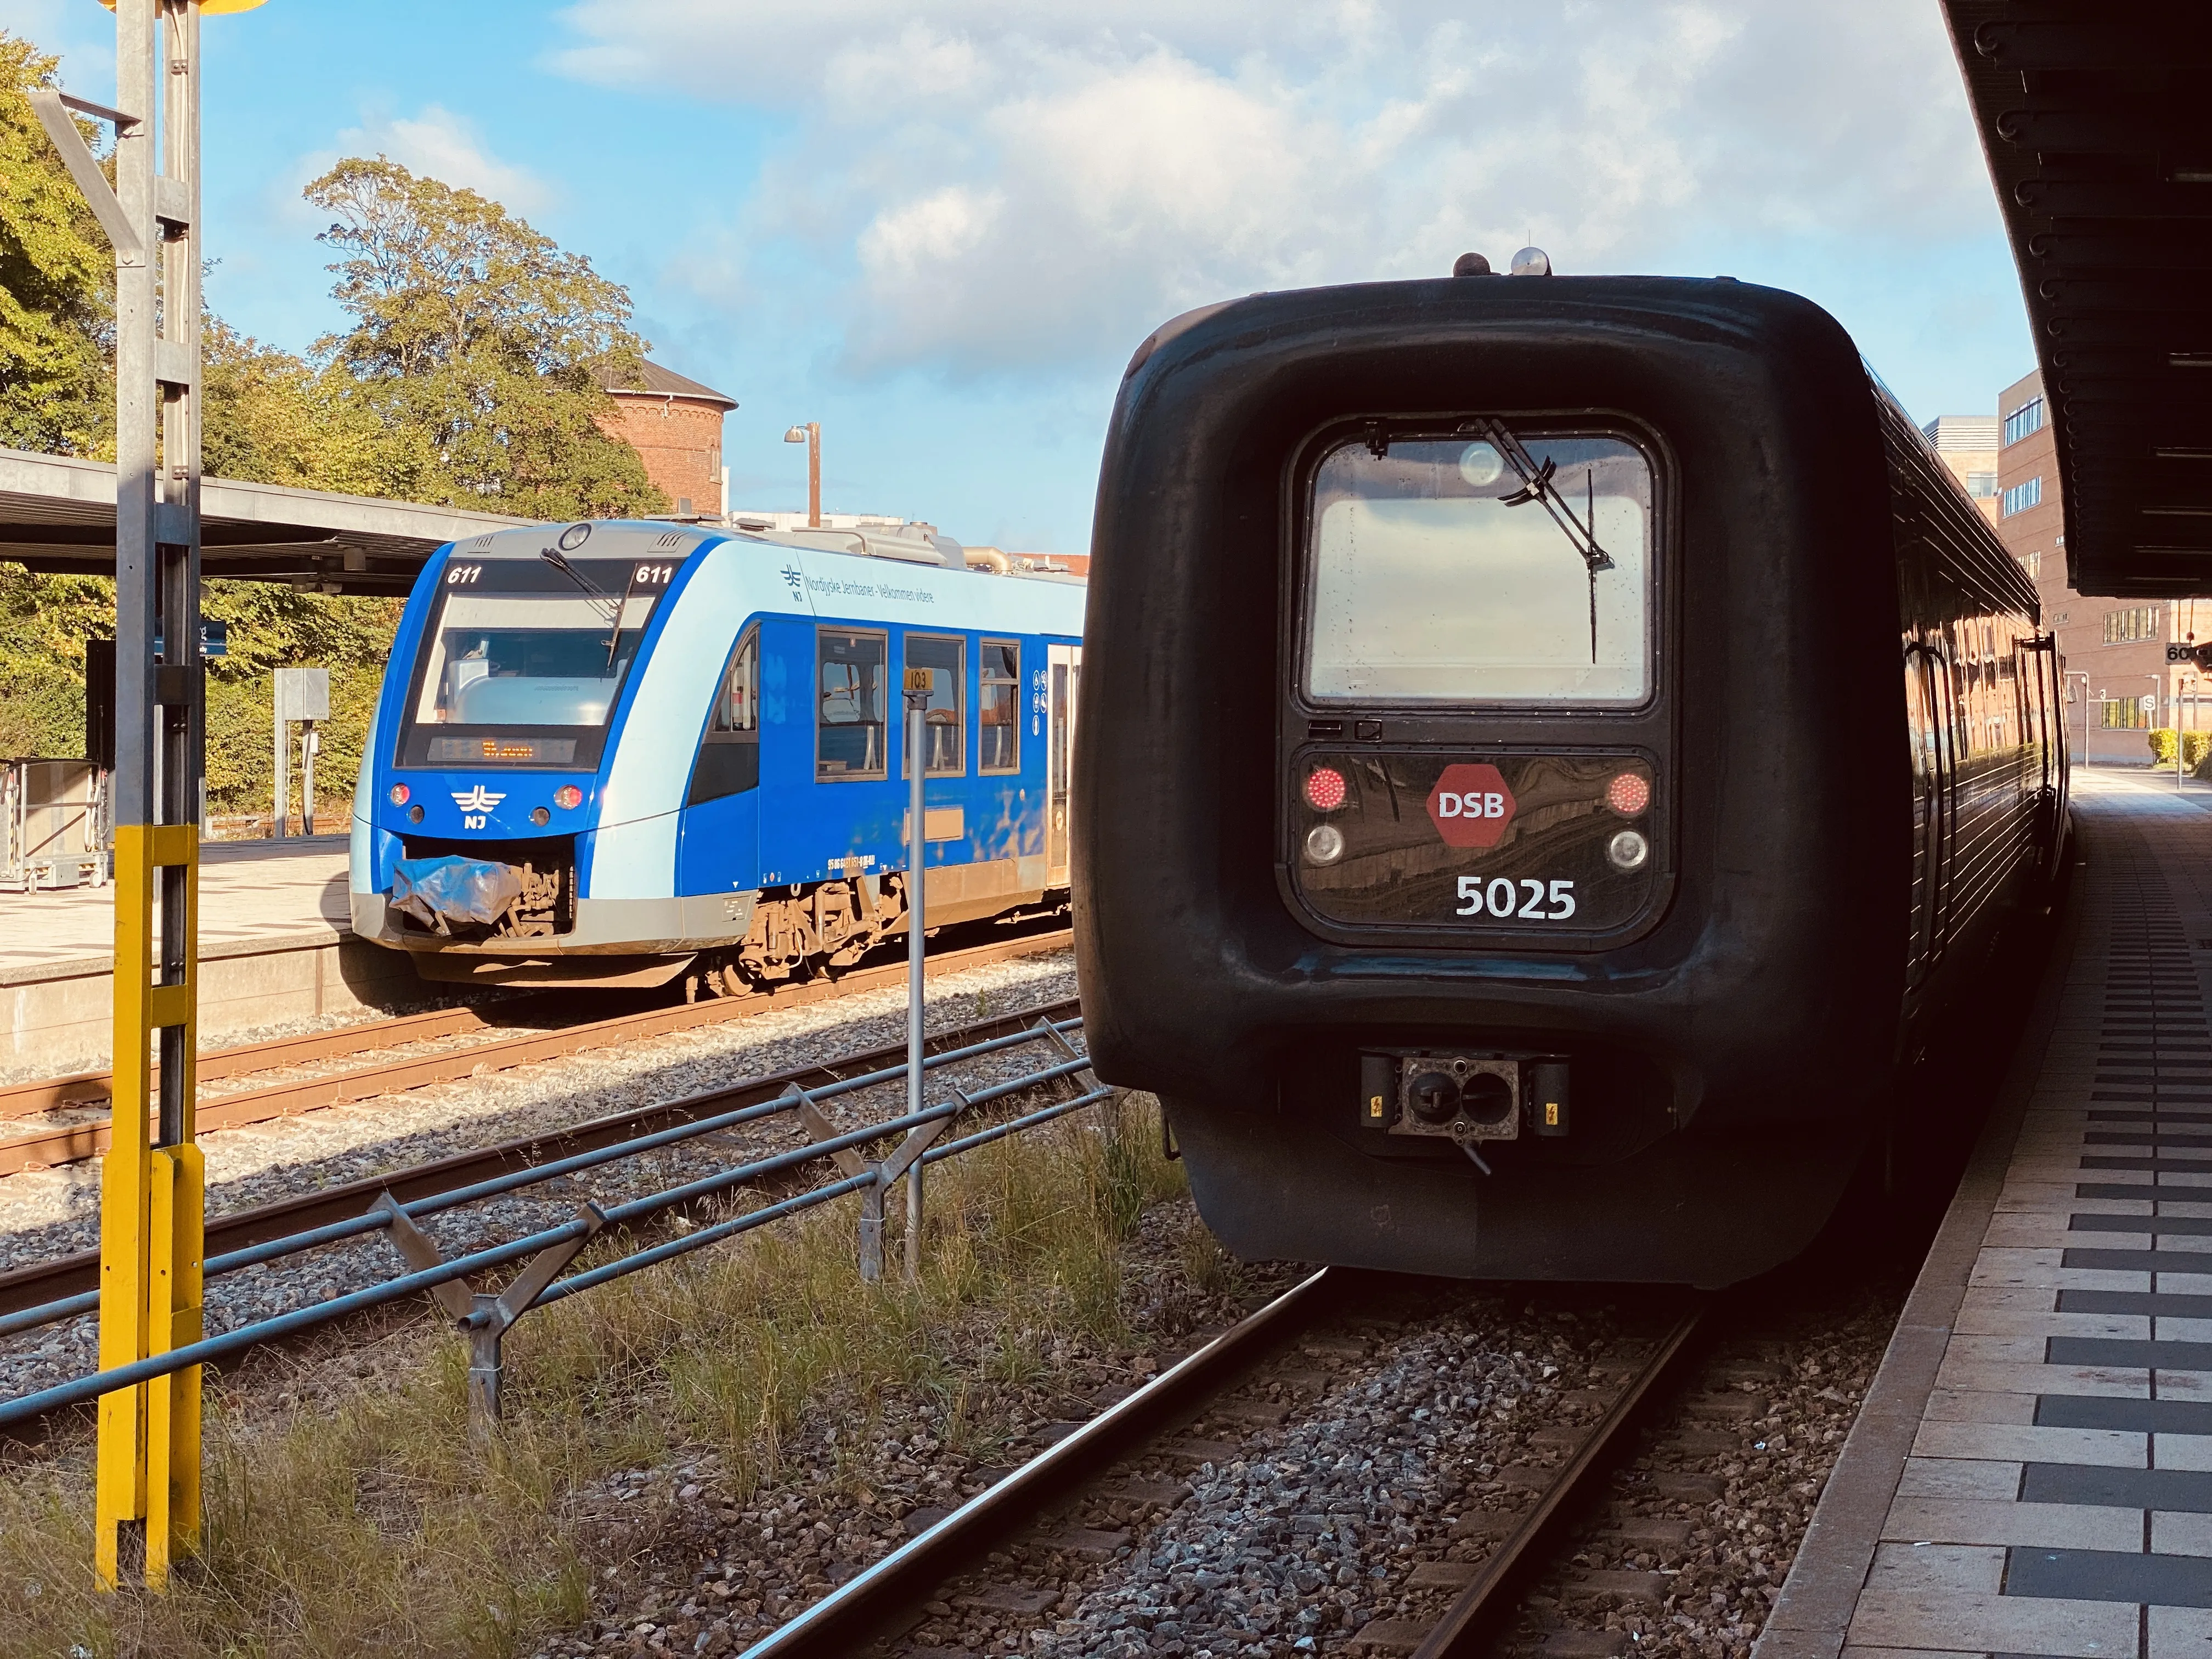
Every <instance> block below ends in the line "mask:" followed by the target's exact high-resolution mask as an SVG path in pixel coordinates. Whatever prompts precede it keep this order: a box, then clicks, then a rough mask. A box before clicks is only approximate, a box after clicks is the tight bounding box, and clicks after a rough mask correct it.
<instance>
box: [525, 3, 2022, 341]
mask: <svg viewBox="0 0 2212 1659" xmlns="http://www.w3.org/2000/svg"><path fill="white" fill-rule="evenodd" d="M563 21H564V23H565V26H566V27H567V29H568V33H569V34H570V36H571V39H572V41H573V44H572V45H570V46H568V47H565V48H563V49H561V50H558V51H556V52H555V53H554V54H553V57H552V60H551V61H552V62H553V64H554V65H555V66H556V68H557V69H559V70H561V71H562V72H563V73H566V74H568V75H569V76H574V77H576V78H579V79H582V80H586V81H589V82H595V83H599V84H603V85H609V86H617V87H623V88H662V87H674V88H678V89H681V90H683V91H686V92H689V93H691V94H695V95H697V96H700V97H702V98H705V99H708V100H716V101H720V102H725V103H729V104H733V105H741V106H757V107H765V108H769V109H772V110H775V111H777V112H781V115H782V117H783V118H785V119H787V121H789V122H790V123H791V125H792V129H793V136H792V138H791V141H790V143H788V145H787V147H786V148H785V149H782V150H781V152H780V153H779V154H778V155H776V157H775V160H774V161H772V162H771V164H770V165H769V167H768V168H767V169H766V170H765V171H764V172H763V174H762V175H761V177H760V179H759V180H758V181H757V185H755V187H754V188H753V190H752V191H751V193H750V200H749V201H746V202H744V203H743V204H742V206H741V207H740V208H739V210H738V211H739V214H740V217H741V220H742V231H741V237H742V240H743V241H744V243H745V244H746V246H747V247H748V249H749V250H750V256H749V257H754V256H757V255H758V253H759V252H760V251H761V250H763V249H774V250H777V252H776V256H775V257H776V259H777V263H778V264H782V265H786V266H791V265H794V264H795V265H804V266H808V267H811V270H813V271H814V272H815V280H814V281H813V282H811V283H809V284H808V285H807V286H808V288H809V290H810V292H811V293H812V294H813V295H817V296H818V295H819V294H821V293H822V292H823V291H825V290H827V291H830V292H837V291H840V289H841V285H842V304H843V312H842V340H843V358H844V362H845V363H846V366H847V368H848V369H849V370H851V371H853V372H855V373H858V374H863V375H869V374H878V373H883V372H890V371H896V370H899V369H902V368H929V369H935V370H939V371H943V372H948V373H951V374H955V375H975V374H1035V373H1037V372H1045V373H1057V372H1061V371H1068V370H1073V371H1076V372H1079V373H1081V372H1087V371H1088V370H1090V369H1091V368H1095V367H1096V366H1097V364H1098V363H1100V362H1104V361H1107V360H1109V359H1118V357H1119V356H1121V355H1122V354H1124V353H1126V352H1127V349H1129V347H1130V346H1131V345H1132V344H1133V343H1134V342H1135V340H1136V339H1138V338H1139V337H1141V336H1142V335H1143V333H1144V332H1145V331H1146V330H1148V329H1150V328H1151V327H1152V325H1155V324H1156V323H1158V321H1159V320H1161V319H1163V318H1164V317H1166V316H1169V315H1170V314H1172V313H1175V312H1176V311H1179V310H1182V309H1184V308H1186V307H1189V306H1192V305H1196V304H1201V303H1205V302H1206V301H1212V300H1215V299H1218V298H1221V297H1224V296H1225V295H1233V294H1238V293H1243V292H1247V291H1249V290H1251V289H1260V288H1280V287H1286V286H1296V285H1303V284H1307V283H1328V282H1345V281H1357V280H1363V279H1367V278H1376V277H1396V276H1414V275H1424V274H1431V273H1435V274H1441V273H1442V272H1443V271H1444V270H1448V269H1449V265H1450V262H1451V260H1452V258H1453V257H1454V256H1455V254H1457V253H1458V252H1461V251H1462V250H1463V249H1466V248H1469V247H1473V248H1478V249H1480V250H1482V251H1484V252H1487V253H1488V254H1489V255H1490V257H1491V258H1492V261H1493V262H1494V263H1498V264H1502V263H1503V261H1504V256H1505V255H1507V254H1508V253H1510V252H1511V251H1512V250H1513V249H1514V248H1515V247H1516V246H1519V245H1520V244H1521V243H1522V240H1534V241H1535V242H1537V243H1538V244H1539V245H1541V246H1545V247H1547V249H1549V251H1550V252H1552V254H1553V258H1554V260H1555V261H1556V262H1557V264H1559V267H1560V268H1561V269H1563V270H1633V269H1654V268H1677V269H1680V268H1695V267H1693V266H1686V265H1684V264H1683V263H1682V262H1683V261H1685V260H1689V261H1694V260H1695V259H1696V258H1698V256H1699V251H1700V250H1701V249H1702V248H1704V247H1705V246H1710V245H1713V244H1716V243H1721V242H1730V243H1734V244H1736V245H1741V244H1743V243H1745V242H1747V241H1757V240H1760V239H1762V238H1773V237H1798V238H1802V237H1807V236H1813V237H1823V236H1825V237H1832V238H1838V239H1856V240H1857V242H1858V243H1860V244H1861V245H1865V246H1872V245H1880V246H1885V247H1888V246H1893V247H1895V248H1897V249H1898V250H1899V257H1902V251H1903V250H1904V249H1905V248H1907V247H1909V246H1911V245H1912V244H1913V243H1914V242H1915V241H1916V240H1930V239H1933V240H1942V239H1947V238H1956V237H1960V236H1963V235H1981V234H1987V233H1988V232H1989V231H1990V229H1991V228H1993V226H1994V223H1995V219H1994V215H1993V213H1992V211H1991V206H1990V194H1989V185H1988V183H1987V179H1986V176H1985V175H1984V173H1983V170H1982V166H1981V160H1980V156H1979V154H1978V150H1977V149H1976V148H1975V145H1974V141H1973V137H1972V128H1971V126H1970V125H1969V124H1968V122H1967V120H1966V113H1965V106H1964V99H1963V95H1962V94H1961V92H1960V87H1959V84H1958V75H1957V70H1956V69H1955V67H1954V64H1953V63H1952V61H1951V55H1950V51H1949V47H1948V42H1947V40H1945V38H1944V34H1943V30H1942V21H1941V17H1940V15H1939V12H1938V10H1937V9H1936V7H1935V6H1933V5H1931V4H1929V3H1928V0H1861V3H1858V4H1855V5H1852V6H1849V7H1834V8H1825V9H1811V8H1807V7H1804V6H1802V4H1799V3H1792V0H1702V3H1679V4H1671V5H1661V4H1656V3H1649V0H1571V3H1567V4H1564V5H1560V6H1557V7H1554V8H1552V9H1545V10H1538V9H1529V8H1522V9H1516V10H1513V11H1510V12H1498V11H1491V12H1488V13H1486V15H1472V14H1471V12H1470V9H1468V8H1467V7H1465V6H1464V5H1462V4H1458V3H1449V0H1273V3H1266V0H1216V3H1211V4H1207V5H1203V6H1192V5H1189V4H1188V3H1187V0H1178V3H1168V0H1096V3H1093V4H1091V5H1088V6H1086V7H1085V8H1082V9H1077V8H1073V7H1069V6H1066V5H1064V4H1053V5H1045V4H1039V3H1029V0H942V3H939V4H935V5H933V6H932V7H931V8H930V9H929V12H928V14H927V20H926V21H918V20H917V19H916V18H915V15H914V13H913V10H912V9H911V8H909V7H904V6H894V5H891V4H890V3H886V0H815V3H811V4H810V5H807V6H803V7H800V6H789V5H776V6H768V5H762V4H757V3H756V4H751V5H744V6H731V5H728V4H726V3H723V0H579V3H576V4H574V5H572V6H571V7H570V8H569V9H568V11H567V12H566V13H564V14H563ZM718 216H719V217H720V219H721V220H722V221H723V222H727V220H728V211H727V210H720V212H719V213H718ZM1860 257H1865V256H1864V255H1861V256H1860ZM1744 274H1748V273H1744ZM689 280H691V281H693V282H695V283H696V282H700V281H706V282H709V283H711V281H712V278H711V277H707V278H698V277H694V278H690V279H689ZM732 297H733V298H734V295H733V296H732Z"/></svg>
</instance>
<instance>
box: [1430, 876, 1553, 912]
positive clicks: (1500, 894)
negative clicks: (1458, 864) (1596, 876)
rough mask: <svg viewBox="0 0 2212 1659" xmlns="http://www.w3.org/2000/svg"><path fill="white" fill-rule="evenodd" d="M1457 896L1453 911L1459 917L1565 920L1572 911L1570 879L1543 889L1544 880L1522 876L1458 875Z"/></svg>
mask: <svg viewBox="0 0 2212 1659" xmlns="http://www.w3.org/2000/svg"><path fill="white" fill-rule="evenodd" d="M1459 896H1460V900H1461V903H1460V907H1459V909H1458V910H1457V911H1456V912H1455V915H1462V916H1480V915H1492V916H1499V917H1504V916H1514V917H1518V918H1520V919H1521V920H1522V921H1565V920H1566V919H1567V918H1568V917H1569V916H1571V915H1574V913H1575V884H1574V883H1573V882H1571V881H1555V882H1553V883H1552V884H1550V885H1549V887H1548V888H1547V886H1546V884H1544V883H1542V882H1541V881H1530V880H1528V878H1526V877H1523V878H1522V879H1521V880H1520V881H1518V882H1513V881H1509V880H1507V879H1506V878H1504V876H1492V878H1490V879H1489V880H1488V881H1487V882H1485V881H1484V880H1483V878H1481V877H1480V876H1462V877H1461V878H1459Z"/></svg>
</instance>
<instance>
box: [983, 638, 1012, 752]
mask: <svg viewBox="0 0 2212 1659" xmlns="http://www.w3.org/2000/svg"><path fill="white" fill-rule="evenodd" d="M981 679H982V688H981V689H982V708H981V710H980V711H979V713H978V715H977V720H976V732H975V740H976V744H977V746H978V747H979V748H980V749H981V750H982V752H981V754H980V755H979V756H977V757H976V759H977V763H978V764H979V767H980V769H981V770H983V771H985V772H1018V771H1020V770H1021V769H1022V721H1021V691H1022V647H1021V641H1018V640H986V641H983V667H982V675H981Z"/></svg>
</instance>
